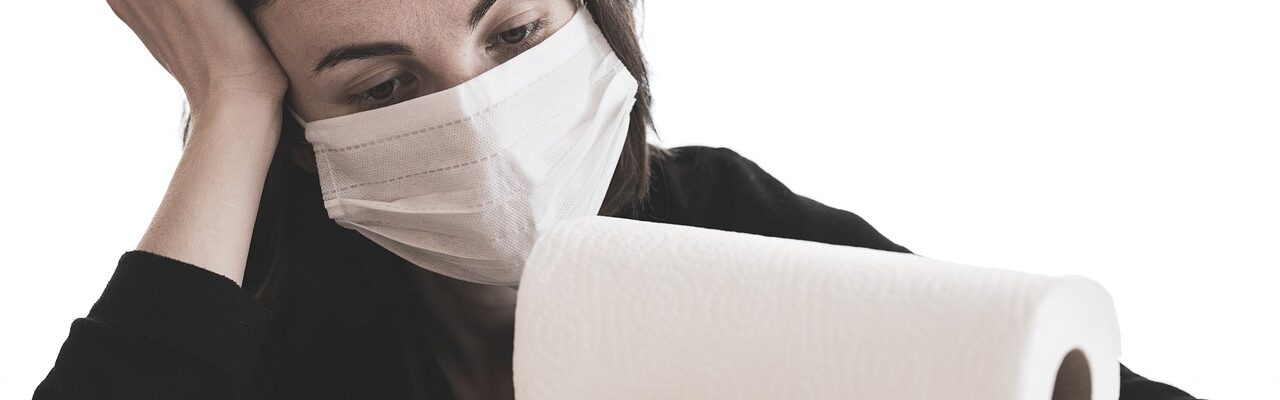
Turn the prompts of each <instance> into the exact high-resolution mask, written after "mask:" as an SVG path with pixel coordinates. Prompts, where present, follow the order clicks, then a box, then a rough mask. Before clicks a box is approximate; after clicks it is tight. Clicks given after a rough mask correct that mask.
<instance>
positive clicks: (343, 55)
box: [311, 42, 413, 75]
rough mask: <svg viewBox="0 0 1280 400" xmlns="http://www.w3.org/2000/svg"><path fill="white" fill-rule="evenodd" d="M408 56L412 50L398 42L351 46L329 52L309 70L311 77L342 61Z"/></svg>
mask: <svg viewBox="0 0 1280 400" xmlns="http://www.w3.org/2000/svg"><path fill="white" fill-rule="evenodd" d="M408 54H413V49H411V48H409V46H407V45H405V44H404V43H399V42H375V43H360V44H353V45H349V46H344V47H340V48H336V49H333V50H331V51H329V54H326V55H325V56H324V58H321V59H320V62H318V63H316V67H315V69H313V70H311V75H315V74H319V73H320V72H321V71H324V70H326V69H329V68H333V67H334V66H337V65H338V64H341V63H343V62H344V61H350V60H363V59H366V58H374V57H382V56H403V55H408Z"/></svg>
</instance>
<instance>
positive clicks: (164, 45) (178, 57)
mask: <svg viewBox="0 0 1280 400" xmlns="http://www.w3.org/2000/svg"><path fill="white" fill-rule="evenodd" d="M107 4H109V5H110V6H111V9H112V11H115V13H116V15H117V16H119V17H120V19H121V20H122V21H124V23H125V24H127V25H129V27H130V28H132V29H133V31H134V33H136V34H137V35H138V38H139V39H141V40H142V43H143V44H144V45H146V47H147V50H150V51H151V55H152V56H154V57H155V59H156V61H159V62H160V65H162V66H164V68H165V69H166V70H168V71H169V73H170V74H172V75H173V77H174V78H176V79H177V80H178V83H179V84H180V85H182V88H183V90H184V91H185V92H186V94H187V101H188V102H190V103H191V107H192V110H193V111H196V110H199V109H203V108H204V107H205V106H206V104H207V103H209V102H215V101H222V100H229V101H230V100H231V99H240V98H243V97H242V96H252V97H266V98H267V99H272V100H277V99H279V100H282V99H283V98H284V94H285V91H286V90H287V89H288V83H289V81H288V78H287V77H286V76H285V74H284V70H283V69H282V68H280V65H279V63H278V62H276V59H275V56H273V55H272V54H271V51H270V50H269V49H268V48H267V46H266V44H265V43H264V42H263V41H262V38H261V36H259V35H258V33H257V31H256V30H254V28H253V25H252V24H251V23H250V21H249V19H248V17H246V16H245V15H244V13H243V12H242V11H241V10H240V8H239V7H238V6H236V4H235V2H233V1H231V0H107Z"/></svg>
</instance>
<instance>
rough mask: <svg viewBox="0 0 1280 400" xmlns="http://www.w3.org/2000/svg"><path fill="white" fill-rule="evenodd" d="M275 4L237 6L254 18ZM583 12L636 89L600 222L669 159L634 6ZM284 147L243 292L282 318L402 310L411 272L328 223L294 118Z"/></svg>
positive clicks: (626, 3) (267, 190)
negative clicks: (658, 132)
mask: <svg viewBox="0 0 1280 400" xmlns="http://www.w3.org/2000/svg"><path fill="white" fill-rule="evenodd" d="M273 1H274V0H237V3H239V5H240V7H241V8H242V9H243V10H244V11H245V12H246V13H248V15H250V16H251V17H252V16H253V15H254V11H256V10H258V9H260V8H261V7H264V6H267V5H269V4H271V3H272V2H273ZM583 6H584V7H585V8H586V10H587V11H588V12H590V14H591V17H592V19H593V20H594V21H595V23H596V24H597V25H598V26H599V28H600V30H601V32H602V33H603V34H604V37H605V38H606V40H608V42H609V45H610V46H612V47H613V49H614V52H615V53H616V54H617V57H618V58H619V59H620V60H621V61H622V63H623V64H624V65H625V66H626V67H627V69H628V71H630V73H631V75H632V76H633V77H635V80H636V81H637V82H638V83H639V90H638V91H637V93H636V103H635V106H634V107H633V108H632V109H631V122H630V127H629V129H628V132H627V138H626V144H625V145H624V147H623V150H622V154H621V157H620V158H619V160H618V165H617V169H616V170H615V171H614V174H613V178H612V181H611V182H610V183H609V189H608V192H607V193H606V195H605V200H604V204H603V205H602V206H601V209H600V214H601V215H611V216H630V215H633V214H634V213H635V212H637V209H638V207H639V206H640V204H641V203H642V202H643V201H644V200H645V198H646V196H647V194H648V192H649V186H650V170H649V165H650V164H649V163H650V159H651V158H652V157H663V156H665V155H666V151H665V150H663V149H661V148H658V147H656V146H653V145H650V144H648V143H647V141H646V136H647V134H648V132H649V131H651V130H652V129H653V119H652V117H651V115H650V105H651V98H650V95H649V79H648V69H647V67H646V64H645V59H644V55H643V54H642V53H641V50H640V42H639V37H638V34H637V30H636V23H635V17H634V13H633V11H634V7H635V6H636V3H635V2H633V1H630V0H586V1H585V2H584V4H583ZM280 137H281V139H280V140H281V142H280V145H279V146H278V147H277V149H276V154H275V158H274V159H273V160H272V163H271V166H270V169H269V170H268V172H267V178H266V184H265V186H264V188H263V193H262V201H261V204H260V205H259V208H258V216H257V221H256V223H255V225H254V230H253V237H252V241H251V244H250V248H249V258H248V264H247V265H246V271H245V288H246V289H247V290H250V291H251V292H252V293H253V295H254V297H255V298H257V299H258V300H259V301H261V302H263V303H264V304H268V305H270V306H272V308H273V310H277V311H280V310H282V309H285V308H293V307H292V306H297V305H303V304H306V305H310V306H320V307H321V308H323V309H328V310H333V309H342V310H347V311H354V312H353V313H352V312H348V313H343V314H346V315H353V314H355V315H358V314H361V313H362V312H373V311H374V310H376V309H378V308H379V307H382V306H385V305H386V304H387V303H386V302H387V301H395V300H394V299H395V298H398V297H400V296H401V295H403V294H404V293H403V291H404V290H405V288H404V285H397V284H395V282H398V281H403V279H400V277H401V276H400V275H398V273H399V271H397V270H398V269H397V268H387V266H390V265H393V264H400V265H404V264H405V263H404V261H403V260H401V259H399V258H398V257H396V256H395V255H393V254H391V253H390V252H388V251H386V250H385V249H383V248H381V247H380V246H377V245H376V244H374V243H373V242H371V241H369V240H368V239H365V238H364V237H362V236H360V235H359V234H357V233H356V232H354V231H351V230H348V229H345V228H341V227H339V226H338V225H337V224H336V223H334V222H333V221H332V220H330V219H329V218H328V215H327V213H326V212H325V209H324V206H323V204H322V201H321V195H320V187H319V180H318V179H317V177H316V175H315V172H314V171H315V160H314V158H312V157H311V154H310V145H309V144H308V143H307V142H306V141H305V139H304V138H303V134H302V127H301V126H300V125H299V124H298V123H297V121H294V120H293V118H288V117H286V118H283V120H282V125H281V135H280ZM286 292H287V293H289V294H288V295H284V293H286ZM379 300H382V301H379ZM318 303H324V305H320V304H318Z"/></svg>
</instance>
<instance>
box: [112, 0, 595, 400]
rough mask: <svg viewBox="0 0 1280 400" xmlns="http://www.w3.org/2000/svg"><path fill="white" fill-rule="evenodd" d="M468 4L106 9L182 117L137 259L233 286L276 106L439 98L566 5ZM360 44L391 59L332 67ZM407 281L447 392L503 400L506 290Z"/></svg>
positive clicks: (318, 0)
mask: <svg viewBox="0 0 1280 400" xmlns="http://www.w3.org/2000/svg"><path fill="white" fill-rule="evenodd" d="M478 1H479V0H434V1H421V0H366V1H360V2H351V1H347V0H309V1H288V0H278V1H275V2H273V3H272V4H271V5H269V6H267V7H264V8H263V9H261V10H259V11H258V15H256V16H255V21H249V20H248V19H247V18H246V17H245V16H244V15H243V13H242V12H241V11H240V10H239V9H238V8H237V7H236V6H235V4H234V3H232V2H231V1H230V0H108V1H107V3H108V4H109V5H110V6H111V8H112V10H114V11H115V12H116V14H117V16H119V17H120V19H121V20H122V21H124V22H125V23H126V24H127V25H129V27H130V28H131V29H133V30H134V32H135V33H136V34H137V35H138V38H139V39H140V40H141V41H142V42H143V44H144V45H146V46H147V49H148V50H150V51H151V53H152V55H153V56H155V58H156V60H157V61H158V62H159V63H160V64H161V65H162V66H164V67H165V69H166V70H168V71H169V72H170V74H172V75H173V76H174V78H175V79H177V81H178V83H179V84H180V85H181V86H182V87H183V89H184V91H185V93H186V95H187V100H188V102H189V103H190V104H191V110H192V121H191V134H190V136H189V139H188V142H187V145H186V147H185V148H184V151H183V156H182V158H181V160H180V161H179V163H178V167H177V169H176V170H175V171H174V176H173V178H172V180H171V181H170V184H169V189H168V191H167V192H166V194H165V198H164V200H163V201H162V202H161V205H160V207H159V209H157V211H156V215H155V217H154V218H153V219H152V222H151V225H150V227H149V228H148V230H147V231H146V233H145V234H144V235H143V238H142V240H141V241H140V242H139V244H138V247H137V248H138V249H139V250H143V251H148V252H151V253H155V254H159V255H162V256H166V257H170V258H173V259H177V260H180V261H184V262H187V263H189V264H192V265H194V266H197V267H199V268H204V269H207V270H209V271H212V272H214V273H217V274H220V275H222V276H225V277H227V278H228V279H230V280H232V281H234V282H235V283H236V284H241V283H242V282H243V279H244V269H245V261H246V259H247V256H248V249H249V239H250V236H251V234H252V231H253V223H254V219H255V217H256V215H257V208H258V202H259V198H260V196H261V194H262V185H263V182H264V180H265V177H266V172H267V167H268V166H269V165H270V161H271V158H272V156H273V154H274V152H275V147H276V146H277V142H278V141H279V135H280V132H279V129H280V118H282V116H283V115H284V108H283V105H284V104H285V102H286V101H287V102H288V103H289V104H290V107H291V108H293V110H294V111H295V112H297V113H298V114H299V115H301V116H302V118H303V119H305V120H307V121H313V120H318V119H324V118H331V117H336V116H341V115H346V114H351V113H355V112H360V111H365V110H370V109H374V108H378V107H383V106H387V105H390V104H394V103H396V102H400V101H404V100H408V99H412V98H415V97H419V96H423V95H426V94H430V93H433V92H437V91H440V90H443V89H447V88H450V87H453V86H456V85H458V84H460V83H462V82H464V81H466V80H468V79H471V78H474V77H475V76H477V75H479V74H481V73H483V72H484V71H487V70H488V69H490V68H493V67H494V66H496V65H498V64H501V63H503V62H505V61H506V60H509V59H511V58H512V57H514V56H516V55H518V54H519V53H520V52H523V51H524V50H527V49H528V48H530V47H533V46H534V45H536V44H537V43H539V42H541V40H543V39H545V38H546V37H547V36H550V35H551V34H553V33H554V32H555V30H557V29H559V27H560V26H563V25H564V24H565V23H566V22H567V21H568V20H569V19H570V18H571V17H572V16H573V13H574V11H575V10H576V7H577V3H576V2H575V1H574V0H497V1H496V2H494V4H493V5H492V6H491V7H488V9H487V12H484V13H479V12H476V10H475V9H476V5H477V2H478ZM473 15H475V16H476V17H478V18H474V21H472V20H473V18H472V17H473ZM470 22H474V25H472V24H471V23H470ZM255 24H256V26H257V28H258V30H257V31H255V30H254V26H255ZM258 31H260V32H261V35H259V34H258V33H257V32H258ZM371 43H383V44H386V43H394V44H396V46H390V47H394V48H395V49H394V50H395V51H387V49H388V46H382V47H383V48H382V49H381V50H382V51H381V52H380V53H379V54H378V55H376V56H375V55H370V54H364V55H363V56H361V57H354V58H350V59H344V57H341V56H340V55H341V54H340V53H341V51H340V50H342V49H352V48H353V46H360V45H366V44H371ZM348 55H351V54H350V53H348ZM333 56H339V57H337V58H336V59H335V58H334V57H333ZM326 58H328V59H329V60H328V61H326ZM320 66H323V67H322V68H318V67H320ZM413 270H414V271H415V272H414V276H413V279H414V280H415V281H416V283H417V284H418V285H419V287H420V288H421V289H422V290H420V291H419V292H420V293H421V298H422V301H423V302H424V304H426V305H427V308H428V310H430V313H431V315H430V317H432V318H436V319H437V320H438V323H437V324H436V325H437V326H441V327H445V328H446V329H443V330H442V331H441V332H439V333H438V334H437V336H436V337H432V338H428V340H430V342H431V344H432V346H433V347H434V348H435V350H436V353H437V354H438V357H439V360H438V361H439V362H440V364H441V366H442V367H443V369H444V370H445V371H446V375H447V377H448V379H449V380H450V383H451V384H452V386H453V389H454V391H455V394H457V395H458V397H460V398H477V399H493V398H506V399H509V398H513V397H514V396H513V390H512V387H511V385H512V382H511V343H512V332H513V325H514V310H515V299H516V287H507V286H487V285H478V284H473V283H468V282H463V281H459V280H454V279H451V278H447V277H444V276H441V275H438V274H435V273H432V272H429V271H426V270H423V269H416V268H415V269H413Z"/></svg>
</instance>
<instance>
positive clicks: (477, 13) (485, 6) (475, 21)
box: [467, 0, 498, 30]
mask: <svg viewBox="0 0 1280 400" xmlns="http://www.w3.org/2000/svg"><path fill="white" fill-rule="evenodd" d="M497 2H498V0H480V2H478V3H476V6H475V7H474V8H472V9H471V17H470V18H467V26H469V27H471V29H473V30H474V29H476V25H479V24H480V20H482V19H484V15H485V14H487V13H489V9H490V8H493V3H497Z"/></svg>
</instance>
